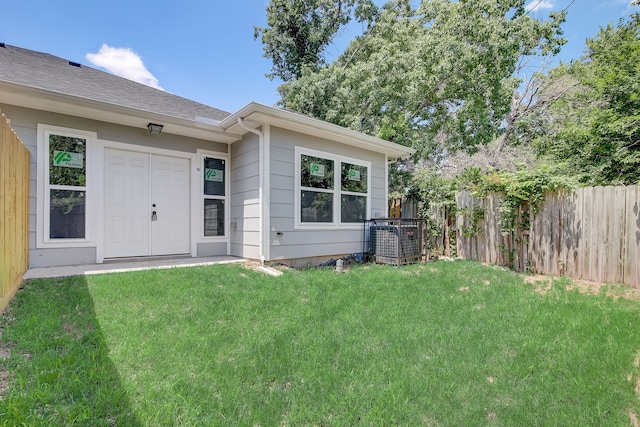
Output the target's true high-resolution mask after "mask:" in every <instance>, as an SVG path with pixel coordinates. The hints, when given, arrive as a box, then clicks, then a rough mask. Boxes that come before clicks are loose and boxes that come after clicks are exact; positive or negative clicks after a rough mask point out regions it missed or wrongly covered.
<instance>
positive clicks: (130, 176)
mask: <svg viewBox="0 0 640 427" xmlns="http://www.w3.org/2000/svg"><path fill="white" fill-rule="evenodd" d="M189 184H190V182H189V160H188V159H184V158H178V157H171V156H163V155H157V154H148V153H140V152H136V151H125V150H114V149H109V148H107V149H105V201H104V203H105V215H104V219H105V227H104V236H105V239H104V240H105V243H104V256H105V258H116V257H134V256H149V255H171V254H186V253H189V245H190V241H189V234H190V233H189V200H190V199H189Z"/></svg>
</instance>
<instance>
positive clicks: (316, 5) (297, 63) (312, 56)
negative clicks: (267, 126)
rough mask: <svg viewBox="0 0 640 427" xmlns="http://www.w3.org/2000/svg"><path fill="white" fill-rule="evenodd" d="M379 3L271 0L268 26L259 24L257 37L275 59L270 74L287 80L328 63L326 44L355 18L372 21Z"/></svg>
mask: <svg viewBox="0 0 640 427" xmlns="http://www.w3.org/2000/svg"><path fill="white" fill-rule="evenodd" d="M376 11H377V7H376V6H375V5H374V4H373V2H372V1H371V0H271V1H270V2H269V4H268V6H267V27H255V29H254V39H258V38H260V40H261V41H262V43H263V45H264V57H266V58H270V59H271V60H272V62H273V66H272V68H271V73H270V74H267V77H269V78H270V79H273V78H275V77H278V78H280V79H281V80H282V81H284V82H288V81H291V80H293V79H296V78H298V77H300V76H301V75H302V70H303V69H305V68H309V69H312V70H316V69H318V68H320V67H321V66H322V65H323V64H324V63H325V61H324V57H323V53H324V50H325V48H326V47H327V46H328V45H329V44H330V43H331V42H332V41H333V39H334V37H335V36H336V34H337V33H338V31H339V30H340V28H341V27H342V26H344V25H346V24H347V23H349V22H350V21H351V19H352V15H355V17H356V18H357V19H358V21H360V22H364V21H372V20H373V19H374V17H375V14H376Z"/></svg>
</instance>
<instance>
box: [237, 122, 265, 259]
mask: <svg viewBox="0 0 640 427" xmlns="http://www.w3.org/2000/svg"><path fill="white" fill-rule="evenodd" d="M238 126H240V127H241V128H242V129H244V130H246V131H247V132H251V133H253V134H256V135H258V138H259V142H258V146H259V150H260V152H259V160H258V164H259V172H258V173H259V174H260V184H259V186H260V188H259V190H258V194H259V206H260V221H259V223H260V225H259V231H258V233H259V235H260V261H261V262H262V263H264V262H265V260H266V258H265V252H264V233H263V231H264V208H265V201H264V157H265V156H264V133H263V132H261V131H259V130H257V129H254V128H251V127H249V126H247V125H246V124H245V123H244V119H243V118H242V117H238Z"/></svg>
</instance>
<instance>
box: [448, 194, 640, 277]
mask: <svg viewBox="0 0 640 427" xmlns="http://www.w3.org/2000/svg"><path fill="white" fill-rule="evenodd" d="M500 199H501V197H500V194H497V193H493V194H489V195H488V196H487V197H486V198H484V199H482V200H480V199H477V198H474V197H471V195H470V194H469V193H468V192H461V193H458V194H457V196H456V202H457V208H458V215H457V218H456V228H457V249H458V255H459V256H460V257H462V258H468V259H474V260H478V261H482V262H487V263H492V264H498V265H504V266H509V267H511V268H513V269H515V270H517V271H531V272H536V273H541V274H552V275H558V276H559V275H567V276H570V277H573V278H576V279H584V280H591V281H596V282H612V283H613V282H615V283H625V284H628V285H631V286H633V287H635V288H640V187H637V186H631V187H587V188H580V189H577V190H575V191H559V192H555V193H547V194H546V195H545V198H544V202H543V203H542V205H541V206H540V207H539V209H538V212H537V213H536V214H533V213H530V212H529V210H528V209H527V208H526V207H525V208H524V209H521V210H520V212H518V220H517V221H516V222H517V223H518V224H524V227H522V228H519V227H517V226H516V227H515V230H514V231H510V232H507V233H503V232H502V231H501V227H500V214H499V207H500ZM523 220H524V221H523Z"/></svg>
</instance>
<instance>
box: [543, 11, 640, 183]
mask: <svg viewBox="0 0 640 427" xmlns="http://www.w3.org/2000/svg"><path fill="white" fill-rule="evenodd" d="M587 48H588V50H587V53H586V55H585V57H584V58H582V59H581V60H579V61H574V62H572V63H571V64H569V65H563V66H561V67H558V68H556V69H554V70H552V72H551V73H550V74H549V76H548V81H550V82H556V83H557V82H559V81H560V80H561V79H564V80H565V82H566V81H571V82H572V84H571V85H569V86H567V87H568V89H567V91H566V93H565V96H563V97H562V98H559V99H557V100H554V101H553V102H552V106H551V109H550V111H549V112H548V113H547V114H544V115H538V116H535V117H533V118H531V119H530V120H532V121H533V120H537V123H538V124H537V127H538V129H539V134H538V137H537V140H536V147H537V149H538V150H539V153H540V154H541V155H547V156H549V157H550V158H551V159H553V160H554V161H556V162H557V163H561V164H563V165H564V166H565V167H566V171H567V173H571V174H574V175H576V176H578V178H579V179H580V181H581V182H582V183H584V184H587V185H618V184H627V185H629V184H638V183H640V80H639V77H640V14H638V13H635V14H633V15H631V16H630V17H629V19H628V20H623V21H621V22H619V24H618V25H617V26H615V27H614V26H611V25H609V26H607V27H606V28H604V29H602V30H601V31H600V33H599V34H598V35H597V36H596V37H594V38H592V39H590V40H588V41H587ZM565 86H566V84H565ZM543 93H545V91H543Z"/></svg>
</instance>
